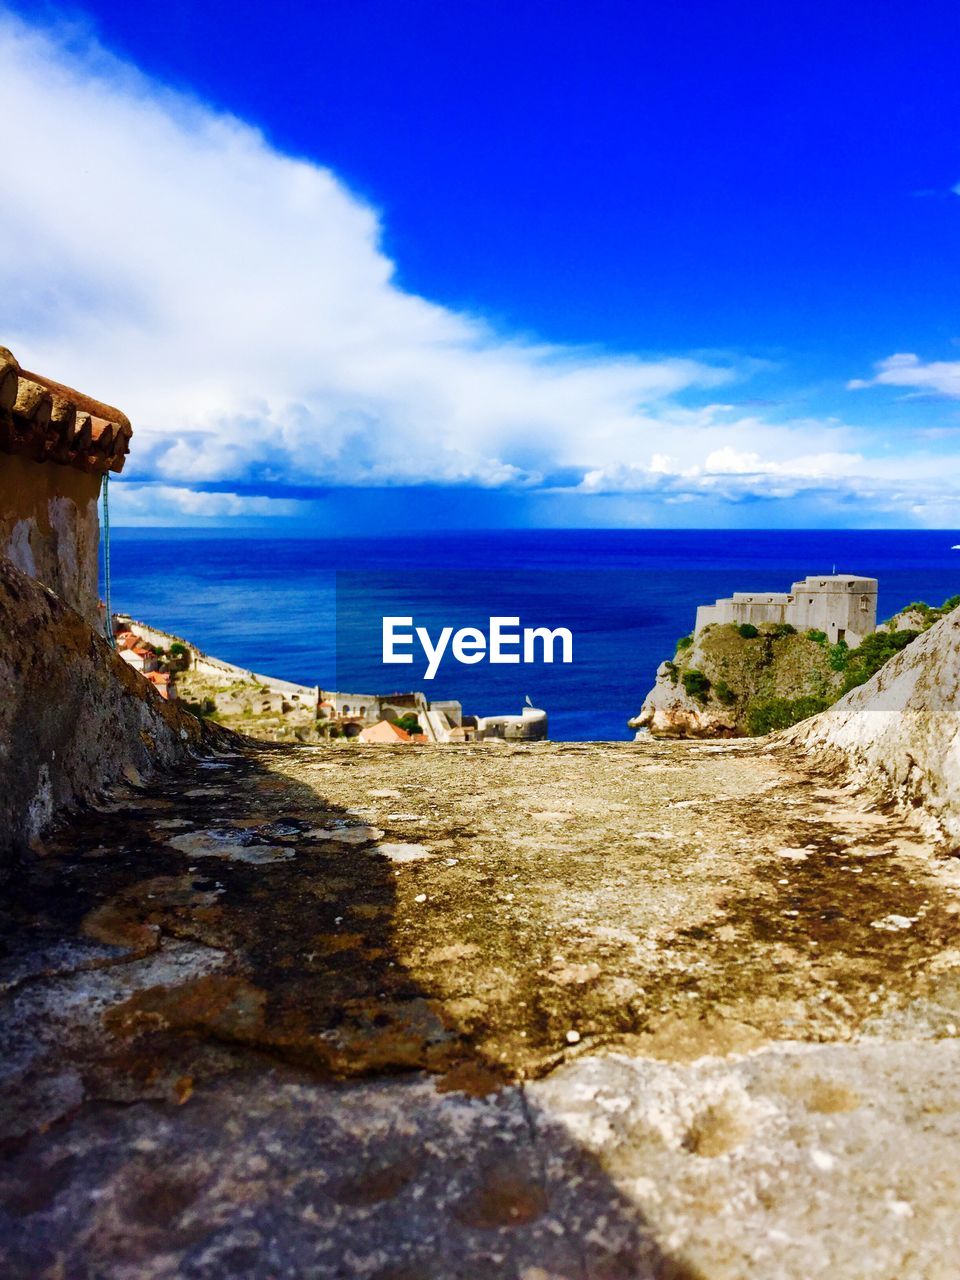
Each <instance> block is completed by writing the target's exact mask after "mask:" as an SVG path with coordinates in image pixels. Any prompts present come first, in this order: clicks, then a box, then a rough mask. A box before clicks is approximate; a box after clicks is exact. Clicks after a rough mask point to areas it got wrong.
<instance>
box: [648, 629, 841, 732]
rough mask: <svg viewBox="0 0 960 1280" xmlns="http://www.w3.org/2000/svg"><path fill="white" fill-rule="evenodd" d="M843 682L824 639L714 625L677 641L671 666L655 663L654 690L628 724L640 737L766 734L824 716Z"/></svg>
mask: <svg viewBox="0 0 960 1280" xmlns="http://www.w3.org/2000/svg"><path fill="white" fill-rule="evenodd" d="M818 634H822V633H818ZM842 679H843V677H842V674H841V672H840V671H838V670H836V669H834V667H833V666H832V665H831V653H830V649H829V646H827V645H825V644H824V643H823V640H822V639H821V640H820V641H819V642H818V641H817V640H815V639H811V638H810V637H809V636H807V635H800V634H799V633H797V632H796V631H794V629H793V628H792V627H784V626H776V625H773V624H765V625H764V626H762V627H760V628H757V627H749V628H744V629H743V630H741V629H740V628H738V627H736V626H734V625H731V624H725V625H720V624H713V625H710V626H707V627H704V628H703V630H701V631H700V632H698V633H697V635H696V636H692V637H687V638H686V639H684V640H681V641H680V643H679V645H678V647H677V652H676V653H675V654H674V657H673V659H672V660H671V661H669V662H663V663H661V664H660V666H659V668H658V669H657V679H656V683H655V684H654V686H653V688H652V689H651V690H650V692H649V693H648V694H647V696H646V698H645V699H644V701H643V705H642V707H641V708H640V712H639V714H638V715H636V716H635V717H634V718H633V719H632V720H630V721H628V724H629V727H630V728H631V729H636V730H637V731H638V732H639V733H641V734H642V733H646V732H649V733H652V734H654V735H656V736H658V737H672V738H731V737H742V736H744V735H745V734H755V733H764V732H767V730H768V729H769V728H782V727H783V726H784V725H785V724H789V723H791V718H787V719H781V720H780V723H779V724H777V723H776V722H775V717H776V716H777V715H780V716H784V715H786V716H788V717H792V720H796V719H798V718H799V715H800V714H805V715H810V714H812V713H813V712H814V711H818V710H822V709H823V707H824V706H826V705H827V704H828V703H830V702H832V701H833V700H834V699H835V698H836V697H837V695H838V693H839V686H840V683H841V681H842ZM771 719H773V720H774V723H772V724H770V723H768V721H770V720H771Z"/></svg>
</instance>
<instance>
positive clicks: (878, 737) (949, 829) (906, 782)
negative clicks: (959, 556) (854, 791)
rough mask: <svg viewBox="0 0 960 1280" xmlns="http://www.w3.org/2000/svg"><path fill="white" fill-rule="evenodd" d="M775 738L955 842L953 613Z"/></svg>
mask: <svg viewBox="0 0 960 1280" xmlns="http://www.w3.org/2000/svg"><path fill="white" fill-rule="evenodd" d="M782 736H783V740H785V741H788V742H792V743H795V744H798V745H801V746H803V747H805V748H807V749H808V750H814V751H817V752H820V753H822V755H823V756H824V757H825V758H826V759H827V760H829V759H833V760H834V761H836V762H837V763H838V764H841V765H842V766H843V767H844V768H845V770H847V771H848V772H849V773H851V774H852V776H853V777H854V778H855V779H857V780H859V781H860V782H862V783H863V784H864V785H865V786H867V787H869V788H871V789H872V790H874V791H875V792H876V793H877V794H878V795H879V796H881V797H884V798H887V799H890V800H893V801H895V802H896V803H897V804H898V805H899V806H900V807H901V808H902V809H903V810H904V811H905V812H907V813H909V814H910V815H911V816H912V817H913V818H914V820H915V821H916V822H918V823H919V825H920V826H921V827H922V828H923V829H924V830H925V831H926V832H927V833H928V834H930V835H935V836H936V835H938V836H941V837H945V838H946V839H948V840H949V841H950V842H951V843H952V844H953V845H954V846H955V847H956V846H958V845H960V610H954V612H953V613H950V614H948V615H947V616H946V617H945V618H944V619H943V620H942V621H941V622H938V623H936V624H935V625H934V626H932V627H931V628H930V630H929V631H927V632H925V633H924V634H923V635H921V636H920V637H918V639H916V640H914V642H913V643H912V644H910V645H908V646H907V648H906V649H904V650H903V651H902V652H901V653H899V654H897V656H896V657H895V658H891V660H890V661H889V662H888V663H886V664H885V665H884V666H883V667H881V668H880V670H879V671H878V672H877V674H876V675H875V676H873V678H872V679H870V680H868V681H867V683H866V684H864V685H860V686H859V687H858V688H856V689H853V690H851V692H850V693H848V694H847V695H846V696H845V697H843V698H841V699H840V701H839V702H838V703H836V704H835V705H834V706H832V707H831V708H830V709H829V711H825V712H823V713H822V714H821V715H818V716H815V717H813V719H811V720H805V721H804V722H803V723H802V724H800V725H797V726H796V727H795V728H793V729H790V730H788V731H787V732H786V733H785V734H784V735H782Z"/></svg>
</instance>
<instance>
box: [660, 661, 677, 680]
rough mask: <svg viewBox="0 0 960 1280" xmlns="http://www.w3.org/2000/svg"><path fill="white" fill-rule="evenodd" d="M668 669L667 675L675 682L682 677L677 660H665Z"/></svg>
mask: <svg viewBox="0 0 960 1280" xmlns="http://www.w3.org/2000/svg"><path fill="white" fill-rule="evenodd" d="M663 665H664V666H665V667H666V669H667V675H668V676H669V677H670V679H671V680H672V681H673V683H674V684H676V683H677V681H678V680H679V679H680V669H679V667H678V666H677V664H676V663H675V662H665V663H664V664H663Z"/></svg>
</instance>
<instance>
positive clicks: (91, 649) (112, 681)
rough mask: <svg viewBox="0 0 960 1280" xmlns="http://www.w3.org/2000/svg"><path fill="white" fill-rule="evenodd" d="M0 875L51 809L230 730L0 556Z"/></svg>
mask: <svg viewBox="0 0 960 1280" xmlns="http://www.w3.org/2000/svg"><path fill="white" fill-rule="evenodd" d="M0 638H2V645H0V784H2V785H0V875H2V874H3V872H4V869H5V867H9V864H10V859H11V856H12V855H13V854H14V853H15V851H16V850H17V849H18V848H23V847H26V846H29V845H30V844H31V843H33V842H35V841H36V840H37V839H38V838H39V837H41V836H42V834H43V832H44V831H45V830H46V829H47V828H48V827H49V826H50V825H51V823H52V822H53V820H54V818H55V817H56V815H57V814H58V813H59V812H61V811H62V810H65V809H69V808H71V807H73V806H75V805H77V804H82V803H84V802H90V801H92V800H95V799H96V798H97V796H99V795H101V794H102V793H103V791H104V789H105V788H106V787H107V786H108V785H109V784H111V783H113V782H116V781H118V780H120V779H122V778H126V779H127V780H128V781H133V782H136V781H137V780H138V779H139V778H141V777H148V776H149V775H151V774H152V773H153V772H154V770H156V769H159V768H164V767H169V766H171V765H174V764H176V763H178V762H180V761H183V760H186V759H187V758H188V757H189V756H190V754H191V753H192V752H194V751H197V750H202V749H204V748H207V747H211V746H213V745H214V744H215V743H216V742H226V741H228V740H229V739H230V737H231V735H228V734H226V733H225V732H224V731H222V730H218V729H215V728H213V727H212V726H210V725H208V724H204V723H201V722H200V721H198V720H196V719H195V718H194V717H193V716H191V715H189V714H187V713H186V712H184V711H182V710H181V709H180V708H178V707H177V706H176V704H170V703H167V702H164V701H163V700H162V699H161V698H160V697H159V696H158V694H157V693H156V692H155V691H154V689H153V687H152V685H150V684H149V682H148V681H146V680H144V678H143V677H142V676H141V675H139V674H138V673H137V672H136V671H134V670H133V669H132V668H131V667H129V666H128V665H127V664H126V663H125V662H124V661H123V660H122V659H121V658H120V657H119V656H118V655H117V654H116V653H115V652H114V651H113V650H112V649H110V648H109V646H108V645H107V644H106V642H105V641H104V640H103V639H102V638H101V637H100V636H99V635H98V634H97V633H96V632H95V631H94V630H93V628H91V627H90V626H89V625H88V623H87V622H86V621H85V620H84V619H83V618H82V617H81V616H80V614H79V613H77V612H75V611H74V610H73V609H71V608H69V607H68V606H67V605H65V604H64V603H63V602H62V601H61V600H60V599H59V598H58V597H57V596H55V595H53V594H52V592H51V591H49V590H47V589H45V588H44V587H43V586H41V585H40V583H38V582H37V581H36V580H35V579H33V578H32V577H29V576H27V574H25V573H22V572H21V571H20V570H19V569H18V568H16V567H15V566H14V565H13V564H11V563H10V561H9V560H5V559H3V558H0Z"/></svg>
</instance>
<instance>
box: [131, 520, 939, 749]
mask: <svg viewBox="0 0 960 1280" xmlns="http://www.w3.org/2000/svg"><path fill="white" fill-rule="evenodd" d="M957 544H960V531H958V532H956V533H951V532H944V531H940V530H934V531H927V530H924V531H913V530H911V531H886V530H884V531H879V530H856V531H854V530H841V531H825V530H817V531H797V530H789V531H780V530H778V531H756V530H751V531H731V530H726V529H724V530H689V531H676V530H588V531H585V530H525V531H513V530H497V531H491V532H486V533H484V532H468V533H443V532H437V533H431V534H430V535H424V536H410V537H395V538H384V537H376V538H356V537H336V538H320V537H304V538H300V537H279V538H278V537H272V538H271V537H262V536H260V535H259V534H257V535H254V534H251V533H244V534H243V535H242V536H238V535H235V534H234V535H231V534H228V533H226V532H223V531H217V532H212V531H197V530H169V529H132V528H127V529H124V528H120V529H117V528H115V529H114V530H113V531H112V535H111V605H112V608H113V609H114V610H115V611H121V612H126V613H129V614H131V615H133V617H134V618H138V619H140V620H141V621H144V622H149V623H151V624H152V625H154V626H156V627H159V628H160V629H162V630H164V631H169V632H172V633H174V634H176V635H180V636H184V637H186V638H187V639H189V640H190V641H192V642H193V643H194V644H196V645H197V646H199V647H200V648H201V649H203V650H204V651H206V652H207V653H210V654H213V655H215V656H216V657H219V658H223V659H225V660H226V661H228V662H233V663H237V664H238V665H240V666H243V667H249V668H251V669H252V670H254V671H258V672H262V673H266V674H269V675H273V676H279V677H282V678H284V679H287V680H293V681H297V682H298V683H302V684H307V685H319V686H320V687H321V688H324V689H339V690H344V691H350V692H359V693H375V694H376V693H391V692H397V691H406V690H411V689H421V690H423V691H424V692H425V693H426V694H427V696H428V697H430V698H434V699H446V698H455V699H458V700H460V701H461V702H462V703H463V708H464V711H465V712H466V713H469V714H476V715H496V714H504V713H517V712H519V711H520V709H521V707H522V705H524V704H525V702H526V701H527V700H528V699H529V701H530V702H531V703H532V704H533V705H535V706H538V707H542V708H543V709H544V710H546V711H547V713H548V716H549V724H550V737H551V738H552V739H555V740H562V741H594V740H598V741H604V740H623V739H628V738H630V737H632V732H631V730H629V729H628V727H627V720H628V719H629V718H630V717H631V716H633V715H635V714H636V713H637V711H638V710H639V708H640V704H641V702H642V701H643V697H644V695H645V694H646V692H647V691H648V689H649V688H650V687H651V685H652V684H653V681H654V678H655V675H656V670H657V667H658V665H659V664H660V663H661V662H662V661H663V660H664V659H665V658H669V657H672V656H673V653H674V649H675V645H676V641H677V639H678V638H679V637H681V636H683V635H685V634H687V633H689V632H690V631H692V629H693V624H694V618H695V614H696V608H697V605H698V604H704V603H712V602H713V600H715V599H717V598H719V597H722V596H726V595H729V594H730V593H731V592H733V591H786V590H789V588H790V585H791V584H792V583H793V582H795V581H797V580H799V579H800V578H803V577H806V576H807V575H808V574H825V573H832V572H837V573H853V574H861V575H865V576H869V577H874V578H877V579H878V580H879V584H880V587H879V591H880V597H879V618H880V619H883V618H886V617H889V616H890V615H891V614H893V613H895V612H896V611H897V610H899V609H901V608H902V607H903V606H904V605H906V604H908V603H911V602H912V601H914V600H926V601H927V602H928V603H930V604H940V603H942V601H943V600H944V599H945V598H946V597H947V596H950V595H954V594H958V593H960V548H958V547H957ZM383 616H406V617H411V618H412V619H414V621H413V624H412V625H413V626H418V625H423V626H424V627H425V628H426V630H427V632H428V634H429V635H430V636H431V639H432V640H435V638H436V636H437V634H438V633H439V631H440V630H441V628H442V627H443V626H451V627H453V628H454V629H458V628H460V627H463V626H474V625H475V626H477V627H478V628H480V629H481V630H484V629H486V628H487V623H488V619H489V618H490V617H493V616H506V617H517V618H519V619H520V626H521V627H523V626H527V625H529V626H548V627H550V628H555V627H564V628H567V629H568V630H569V631H570V633H571V635H572V638H573V643H572V652H571V657H572V661H570V662H569V663H563V662H561V661H560V657H561V656H562V655H561V654H560V652H559V648H558V649H557V651H556V652H555V654H554V657H555V661H554V662H553V663H552V664H548V663H545V662H543V661H542V660H539V661H537V662H535V663H532V664H529V665H528V664H523V663H518V664H516V665H513V664H500V665H492V664H490V663H489V662H487V661H481V662H479V663H478V664H476V665H467V664H464V663H460V662H457V661H456V660H455V659H454V658H453V657H452V655H451V654H450V652H449V651H448V653H447V655H446V657H445V660H444V661H443V662H442V663H441V665H440V667H439V669H438V670H437V673H436V675H435V677H434V679H433V680H431V681H426V680H425V679H424V672H425V667H426V660H425V658H424V657H423V655H422V653H421V651H420V649H419V648H418V647H417V645H416V643H414V644H412V645H411V646H409V649H408V650H404V652H406V651H409V652H410V654H411V658H412V659H413V660H412V662H411V663H410V664H407V665H390V666H384V665H383V662H382V645H381V630H382V624H381V618H382V617H383ZM537 654H538V657H540V658H542V651H541V650H540V649H538V650H537Z"/></svg>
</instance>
